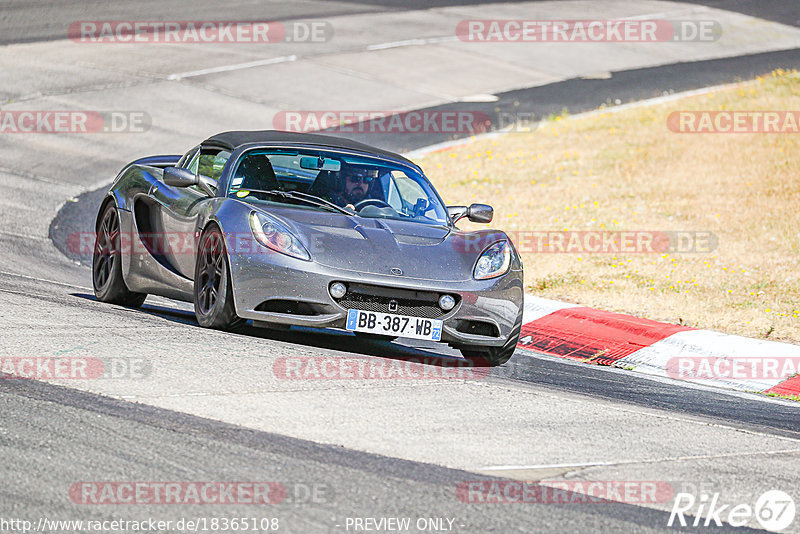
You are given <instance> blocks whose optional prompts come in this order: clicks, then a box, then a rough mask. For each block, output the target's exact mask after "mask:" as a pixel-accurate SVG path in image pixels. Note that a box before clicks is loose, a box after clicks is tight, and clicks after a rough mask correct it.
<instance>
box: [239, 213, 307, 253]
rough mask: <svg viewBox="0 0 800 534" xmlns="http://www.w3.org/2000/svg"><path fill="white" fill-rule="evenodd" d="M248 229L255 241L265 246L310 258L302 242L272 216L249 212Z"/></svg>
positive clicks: (276, 250)
mask: <svg viewBox="0 0 800 534" xmlns="http://www.w3.org/2000/svg"><path fill="white" fill-rule="evenodd" d="M250 229H251V230H252V231H253V237H255V238H256V241H258V242H259V243H261V244H262V245H264V246H265V247H267V248H269V249H272V250H274V251H275V252H280V253H281V254H286V255H287V256H291V257H293V258H298V259H301V260H310V259H311V255H310V254H309V253H308V251H307V250H306V248H305V247H304V246H303V244H302V243H300V241H299V240H298V239H297V238H296V237H295V236H294V235H293V234H292V233H291V232H290V231H289V229H288V228H286V226H284V225H283V224H281V223H279V222H278V221H276V220H275V219H273V218H272V217H267V216H266V215H264V214H263V213H259V212H257V211H253V212H251V213H250Z"/></svg>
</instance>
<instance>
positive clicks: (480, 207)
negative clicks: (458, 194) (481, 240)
mask: <svg viewBox="0 0 800 534" xmlns="http://www.w3.org/2000/svg"><path fill="white" fill-rule="evenodd" d="M467 218H468V219H469V220H470V221H472V222H474V223H490V222H492V219H493V218H494V208H493V207H491V206H489V205H487V204H472V205H471V206H470V207H469V208H467Z"/></svg>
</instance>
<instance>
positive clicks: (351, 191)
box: [331, 164, 378, 209]
mask: <svg viewBox="0 0 800 534" xmlns="http://www.w3.org/2000/svg"><path fill="white" fill-rule="evenodd" d="M377 176H378V170H377V169H370V168H367V167H356V166H354V165H347V164H343V165H342V170H341V171H340V174H339V177H340V178H341V181H342V185H341V186H342V191H341V193H339V194H334V195H332V197H333V198H332V199H331V200H332V201H333V202H335V203H336V204H338V205H339V206H342V207H347V208H350V209H355V205H356V204H358V203H359V202H361V201H362V200H366V199H367V198H369V197H368V195H369V194H370V186H371V185H372V182H373V180H375V178H377Z"/></svg>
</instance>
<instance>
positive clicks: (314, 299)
mask: <svg viewBox="0 0 800 534" xmlns="http://www.w3.org/2000/svg"><path fill="white" fill-rule="evenodd" d="M253 245H255V246H253V247H249V246H247V247H239V248H244V249H246V250H244V251H237V250H236V248H233V247H230V246H229V248H228V251H229V255H230V265H231V282H232V284H233V290H234V303H235V306H236V314H237V315H238V316H239V317H242V318H244V319H252V320H253V321H254V322H256V323H266V324H267V325H295V326H307V327H313V328H341V329H344V328H345V324H346V320H347V309H346V308H345V307H343V306H340V305H339V303H338V302H337V301H336V300H334V299H333V297H331V295H330V293H329V292H328V287H329V285H330V284H331V282H334V281H338V282H344V283H345V284H367V285H372V286H381V287H382V288H393V289H397V290H412V291H425V292H436V293H440V294H444V293H447V294H450V295H457V296H458V297H459V298H458V299H457V300H458V304H457V305H456V307H455V308H453V309H452V310H450V311H449V312H447V313H443V315H442V316H441V317H439V319H441V320H442V321H443V328H442V339H441V341H442V342H444V343H448V344H450V345H452V346H454V347H462V346H470V347H475V346H478V347H500V346H503V344H504V343H505V342H506V341H507V339H508V338H509V336H511V334H512V333H513V331H514V329H515V327H518V324H519V321H520V320H521V315H522V302H523V280H522V270H521V269H516V270H511V271H509V272H508V273H507V274H505V275H504V276H501V277H498V278H495V279H492V280H461V281H448V282H441V281H437V280H425V279H418V278H408V277H403V276H393V275H379V274H370V273H362V272H358V271H352V270H346V269H333V268H329V267H325V266H322V265H319V264H317V263H315V262H313V261H303V260H298V259H295V258H291V257H289V256H285V255H283V254H279V253H275V252H271V251H269V250H268V249H265V248H263V247H260V245H257V244H255V243H253ZM270 302H272V303H274V304H275V305H274V306H272V305H270V304H268V303H270ZM289 303H294V304H291V306H287V308H291V309H292V312H289V313H287V312H286V311H287V310H285V311H279V310H280V309H281V306H282V305H284V304H286V305H288V304H289ZM297 303H302V304H299V305H297ZM297 308H300V309H297ZM265 309H268V310H272V311H264V310H265ZM298 312H301V313H298ZM475 323H481V324H489V325H493V327H494V328H492V329H490V330H491V331H492V332H491V333H492V335H481V334H475V333H470V332H469V330H470V329H469V328H467V327H466V325H469V324H475Z"/></svg>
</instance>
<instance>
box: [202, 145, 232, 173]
mask: <svg viewBox="0 0 800 534" xmlns="http://www.w3.org/2000/svg"><path fill="white" fill-rule="evenodd" d="M230 157H231V153H230V152H228V151H227V150H218V149H207V148H204V149H202V150H201V151H200V156H199V157H198V158H197V163H196V165H197V171H194V172H196V173H197V172H199V174H202V175H203V176H208V177H209V178H213V179H214V180H219V179H220V177H221V176H222V170H223V169H224V168H225V164H226V163H228V158H230Z"/></svg>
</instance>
